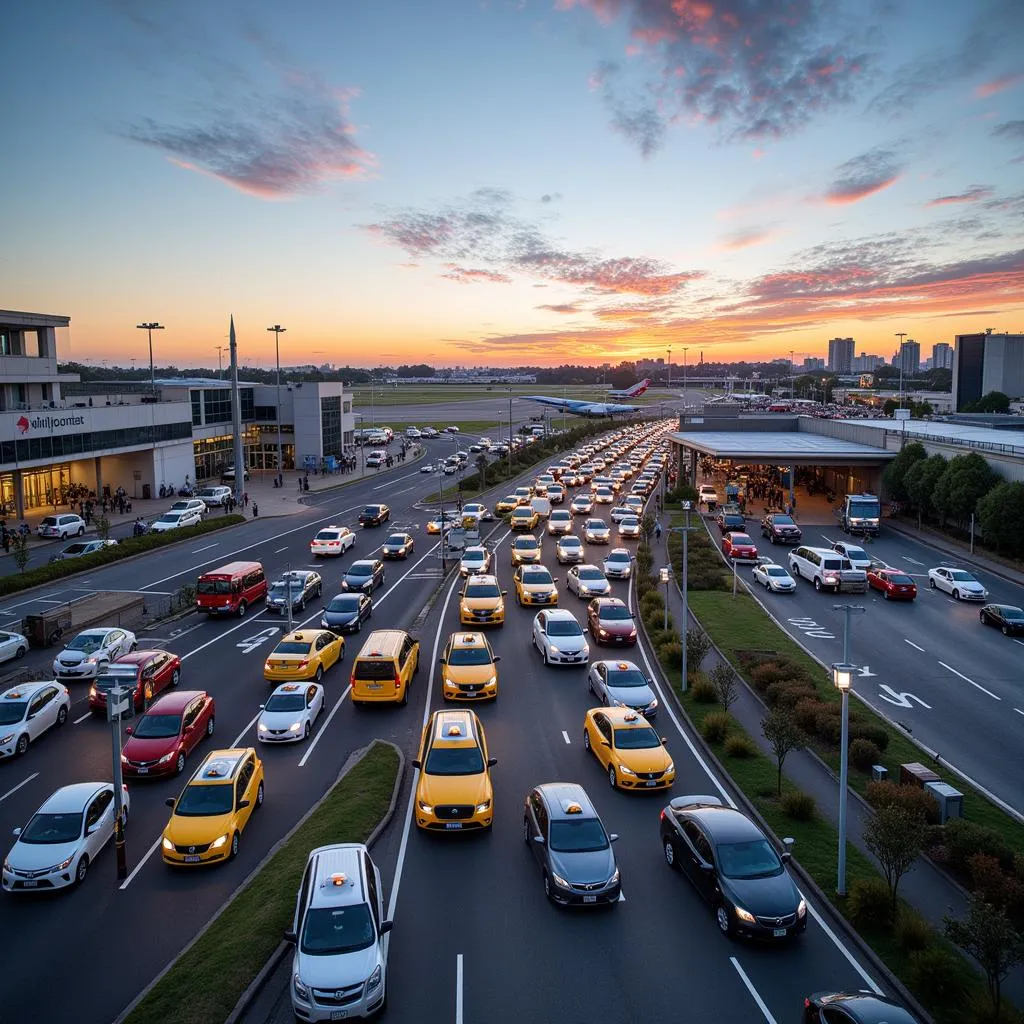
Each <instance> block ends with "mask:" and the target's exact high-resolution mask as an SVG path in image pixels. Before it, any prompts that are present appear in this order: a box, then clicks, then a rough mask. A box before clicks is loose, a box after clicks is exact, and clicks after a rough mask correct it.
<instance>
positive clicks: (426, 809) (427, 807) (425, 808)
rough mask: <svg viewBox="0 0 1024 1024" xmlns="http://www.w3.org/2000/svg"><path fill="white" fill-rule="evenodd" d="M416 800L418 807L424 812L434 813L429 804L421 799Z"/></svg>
mask: <svg viewBox="0 0 1024 1024" xmlns="http://www.w3.org/2000/svg"><path fill="white" fill-rule="evenodd" d="M416 802H417V804H418V805H419V809H420V810H421V811H422V812H423V813H424V814H433V813H434V808H433V807H432V806H431V805H430V804H425V803H424V802H423V801H422V800H417V801H416Z"/></svg>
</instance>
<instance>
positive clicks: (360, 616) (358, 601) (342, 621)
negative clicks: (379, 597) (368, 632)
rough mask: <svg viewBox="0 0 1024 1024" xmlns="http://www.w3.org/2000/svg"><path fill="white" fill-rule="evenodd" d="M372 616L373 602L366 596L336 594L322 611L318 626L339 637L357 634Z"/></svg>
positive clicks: (359, 594)
mask: <svg viewBox="0 0 1024 1024" xmlns="http://www.w3.org/2000/svg"><path fill="white" fill-rule="evenodd" d="M372 615H373V601H372V600H371V599H370V598H369V597H367V595H366V594H361V593H350V594H338V596H337V597H332V598H331V600H330V603H329V604H328V605H327V607H326V608H325V609H324V614H323V616H322V617H321V619H320V626H321V628H323V629H329V630H330V631H331V632H332V633H337V634H339V635H341V634H343V633H358V632H360V631H361V630H362V628H363V622H365V621H366V619H368V618H370V617H371V616H372Z"/></svg>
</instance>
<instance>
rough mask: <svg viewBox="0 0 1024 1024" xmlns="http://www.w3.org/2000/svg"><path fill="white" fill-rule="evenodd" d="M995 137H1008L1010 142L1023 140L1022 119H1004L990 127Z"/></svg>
mask: <svg viewBox="0 0 1024 1024" xmlns="http://www.w3.org/2000/svg"><path fill="white" fill-rule="evenodd" d="M992 134H993V135H994V136H995V137H996V138H997V139H1009V140H1010V141H1011V142H1024V121H1004V122H1003V123H1002V124H997V125H996V126H995V127H994V128H993V129H992Z"/></svg>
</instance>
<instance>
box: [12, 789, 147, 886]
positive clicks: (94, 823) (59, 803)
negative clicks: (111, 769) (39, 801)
mask: <svg viewBox="0 0 1024 1024" xmlns="http://www.w3.org/2000/svg"><path fill="white" fill-rule="evenodd" d="M130 805H131V798H130V797H129V795H128V787H127V786H124V785H122V788H121V806H122V808H123V814H124V819H125V820H127V817H128V808H129V807H130ZM115 806H116V804H115V802H114V787H113V785H112V784H111V783H109V782H76V783H74V784H73V785H70V786H62V787H61V788H60V789H58V790H57V791H56V792H55V793H53V794H52V795H51V796H50V797H49V798H48V799H47V800H45V801H44V803H43V805H42V806H41V807H40V808H39V810H38V811H36V813H35V814H33V815H32V817H31V818H30V819H29V821H28V824H27V825H26V826H25V827H24V828H16V829H15V830H14V834H15V836H17V842H16V843H15V844H14V846H13V847H11V851H10V853H8V854H7V856H6V857H5V858H4V865H3V876H2V877H3V887H4V890H5V891H6V892H50V891H53V890H54V889H64V888H67V887H68V886H69V885H81V883H82V882H84V881H85V878H86V875H87V874H88V873H89V865H90V864H91V863H92V862H93V861H94V860H95V859H96V857H97V855H98V854H99V852H100V850H102V849H103V847H104V846H106V844H107V842H108V841H109V839H110V837H111V836H112V835H113V834H114V821H115V817H116V815H115Z"/></svg>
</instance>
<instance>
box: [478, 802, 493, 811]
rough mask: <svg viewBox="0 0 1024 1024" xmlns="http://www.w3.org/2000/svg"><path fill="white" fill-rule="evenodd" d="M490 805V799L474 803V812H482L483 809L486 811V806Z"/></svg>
mask: <svg viewBox="0 0 1024 1024" xmlns="http://www.w3.org/2000/svg"><path fill="white" fill-rule="evenodd" d="M490 806H491V801H490V800H485V801H484V802H483V803H481V804H477V805H476V813H477V814H483V813H484V811H486V810H487V808H488V807H490Z"/></svg>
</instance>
